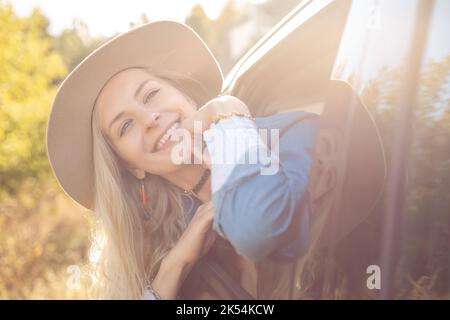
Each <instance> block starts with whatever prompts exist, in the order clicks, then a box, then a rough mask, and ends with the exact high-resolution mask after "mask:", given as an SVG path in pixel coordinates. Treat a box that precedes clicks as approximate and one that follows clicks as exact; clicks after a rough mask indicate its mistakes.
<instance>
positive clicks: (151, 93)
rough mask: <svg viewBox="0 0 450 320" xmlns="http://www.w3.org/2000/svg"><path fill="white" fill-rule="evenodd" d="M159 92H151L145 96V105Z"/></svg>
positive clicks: (157, 90)
mask: <svg viewBox="0 0 450 320" xmlns="http://www.w3.org/2000/svg"><path fill="white" fill-rule="evenodd" d="M158 92H159V89H156V90H151V91H149V92H148V93H147V94H146V95H145V96H144V104H147V103H148V102H149V101H150V99H151V98H153V97H154V96H155V95H156V94H157V93H158Z"/></svg>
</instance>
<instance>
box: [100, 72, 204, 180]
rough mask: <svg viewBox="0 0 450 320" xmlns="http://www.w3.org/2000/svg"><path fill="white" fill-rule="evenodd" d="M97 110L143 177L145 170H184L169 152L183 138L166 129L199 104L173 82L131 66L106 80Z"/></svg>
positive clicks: (121, 152) (107, 130)
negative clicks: (171, 136) (172, 138)
mask: <svg viewBox="0 0 450 320" xmlns="http://www.w3.org/2000/svg"><path fill="white" fill-rule="evenodd" d="M95 109H96V112H97V116H98V119H99V122H100V123H99V125H100V128H101V130H102V132H103V135H104V136H105V137H106V138H107V140H108V142H109V144H110V145H111V146H112V148H113V149H114V150H115V152H116V153H117V154H118V155H119V157H120V158H121V160H122V161H123V162H124V163H125V164H126V166H127V168H128V169H129V170H130V171H131V172H132V173H133V174H134V175H135V176H136V177H137V178H138V179H141V178H143V177H144V176H145V172H150V173H152V174H156V175H162V174H165V173H170V172H173V171H175V170H177V169H179V168H180V166H179V165H176V164H175V163H173V161H171V156H170V155H171V150H172V148H173V147H174V146H175V145H176V144H177V143H178V142H176V141H170V139H167V136H168V135H167V133H168V130H169V133H170V129H171V128H174V127H176V126H177V124H178V123H179V122H180V120H182V119H184V118H185V117H187V116H188V115H189V114H191V113H193V112H195V111H196V109H197V105H196V103H195V102H194V101H193V100H192V99H190V98H189V97H187V96H185V95H184V94H183V93H181V92H180V91H179V90H177V89H176V88H175V87H173V86H172V85H170V84H169V83H168V82H166V81H163V80H161V79H157V78H155V77H153V76H152V75H150V74H149V73H148V72H146V71H145V70H143V69H126V70H124V71H122V72H120V73H118V74H116V75H115V76H114V77H112V78H111V79H110V80H109V81H108V82H107V83H106V85H105V86H104V88H103V89H102V91H101V92H100V94H99V96H98V98H97V101H96V104H95Z"/></svg>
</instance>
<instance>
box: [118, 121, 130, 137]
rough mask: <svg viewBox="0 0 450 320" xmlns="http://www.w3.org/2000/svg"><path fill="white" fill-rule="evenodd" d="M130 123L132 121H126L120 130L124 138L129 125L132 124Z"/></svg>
mask: <svg viewBox="0 0 450 320" xmlns="http://www.w3.org/2000/svg"><path fill="white" fill-rule="evenodd" d="M130 122H131V120H129V121H126V122H125V123H124V124H123V126H122V128H120V136H122V135H123V134H124V133H125V131H126V129H127V128H128V125H129V124H130Z"/></svg>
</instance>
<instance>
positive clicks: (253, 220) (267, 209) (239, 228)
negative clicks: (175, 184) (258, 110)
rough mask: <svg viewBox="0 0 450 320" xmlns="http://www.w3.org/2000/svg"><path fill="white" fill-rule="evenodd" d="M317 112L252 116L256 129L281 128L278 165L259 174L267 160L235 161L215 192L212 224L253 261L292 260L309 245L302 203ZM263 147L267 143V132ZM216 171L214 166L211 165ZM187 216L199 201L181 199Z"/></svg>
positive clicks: (304, 209) (305, 210)
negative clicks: (252, 162) (272, 172)
mask: <svg viewBox="0 0 450 320" xmlns="http://www.w3.org/2000/svg"><path fill="white" fill-rule="evenodd" d="M318 119H319V116H317V115H316V114H313V113H309V112H306V111H291V112H285V113H280V114H276V115H272V116H267V117H259V118H256V119H255V123H256V126H257V128H259V129H261V128H262V129H269V130H270V129H279V168H278V172H277V173H275V174H272V175H262V174H261V168H262V167H264V166H265V165H266V164H262V163H260V162H258V163H256V164H248V163H246V164H236V165H235V167H234V169H233V171H232V172H231V174H230V175H229V176H228V178H227V180H226V182H225V183H224V184H223V185H222V186H221V188H220V189H219V190H217V191H216V192H214V193H213V196H212V200H213V202H214V206H215V210H216V212H215V217H214V224H213V227H214V229H215V230H216V231H217V232H218V233H219V234H220V235H221V236H222V237H223V238H225V239H227V240H228V241H229V242H230V243H231V244H232V246H233V247H234V249H235V250H236V252H237V253H238V254H240V255H242V256H244V257H246V258H247V259H250V260H252V261H255V262H257V261H261V260H263V259H265V258H270V259H275V260H278V261H292V260H294V259H295V258H297V257H299V256H300V255H302V254H303V253H304V252H305V251H306V250H307V248H308V241H309V227H310V225H309V224H310V222H309V221H310V219H309V218H310V217H309V212H308V210H307V208H306V207H304V206H302V199H303V198H304V196H305V193H306V188H307V184H308V178H309V171H310V167H311V160H312V149H313V145H314V141H315V134H316V132H317V129H318ZM268 137H269V139H268V140H267V147H268V148H270V146H271V143H270V142H271V140H270V134H268ZM213 170H214V168H213ZM185 204H186V219H187V221H190V219H191V218H192V216H193V215H194V214H195V212H196V210H197V208H198V206H199V205H201V201H200V200H199V199H197V198H195V197H192V198H190V199H189V198H187V197H186V198H185Z"/></svg>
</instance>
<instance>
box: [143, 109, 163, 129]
mask: <svg viewBox="0 0 450 320" xmlns="http://www.w3.org/2000/svg"><path fill="white" fill-rule="evenodd" d="M160 116H161V114H160V113H159V112H152V113H150V115H148V116H147V118H146V123H145V124H146V126H147V127H154V126H155V125H157V123H158V120H159V118H160Z"/></svg>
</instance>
